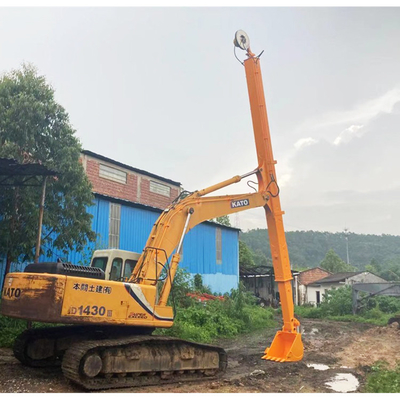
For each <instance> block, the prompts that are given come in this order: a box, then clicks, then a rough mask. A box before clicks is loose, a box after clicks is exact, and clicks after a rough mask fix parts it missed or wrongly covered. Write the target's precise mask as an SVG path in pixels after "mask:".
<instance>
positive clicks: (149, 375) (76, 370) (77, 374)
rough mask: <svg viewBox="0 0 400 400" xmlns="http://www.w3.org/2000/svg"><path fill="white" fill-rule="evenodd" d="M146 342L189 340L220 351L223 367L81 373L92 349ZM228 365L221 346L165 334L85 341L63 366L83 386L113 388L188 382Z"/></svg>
mask: <svg viewBox="0 0 400 400" xmlns="http://www.w3.org/2000/svg"><path fill="white" fill-rule="evenodd" d="M136 343H137V344H139V343H146V345H148V346H151V345H152V344H158V345H159V344H160V343H162V344H165V346H166V347H168V346H170V345H172V344H173V343H181V344H187V345H189V346H191V347H193V348H201V349H205V350H210V351H217V352H218V354H219V369H218V370H216V371H215V373H214V374H213V375H212V376H208V375H206V374H205V373H204V371H201V370H198V371H196V370H192V371H190V372H188V371H185V373H182V371H180V373H178V371H175V372H177V373H171V374H169V375H167V376H163V374H162V372H160V371H158V372H156V371H152V372H142V373H140V374H130V373H126V374H112V376H108V377H105V376H102V375H99V376H96V377H94V378H89V377H87V376H85V375H84V374H82V373H81V362H82V360H83V358H84V356H85V355H86V354H87V353H88V352H92V351H96V350H98V351H101V350H102V349H110V348H116V347H119V348H121V347H124V346H126V345H131V344H136ZM226 367H227V355H226V353H225V351H224V350H223V349H222V348H220V347H214V346H209V345H203V344H199V343H194V342H189V341H185V340H180V339H175V338H168V337H163V336H131V337H126V338H120V339H106V340H91V341H82V342H79V343H75V344H73V345H72V346H71V347H70V348H69V349H68V350H67V351H66V352H65V354H64V358H63V362H62V370H63V373H64V376H65V377H66V378H68V379H70V380H71V381H73V382H75V383H76V384H78V385H80V386H83V387H84V388H86V389H89V390H101V389H112V388H122V387H133V386H147V385H161V384H167V383H173V382H184V381H185V382H187V381H195V380H204V379H212V378H215V377H216V376H219V375H221V374H223V373H224V372H225V370H226Z"/></svg>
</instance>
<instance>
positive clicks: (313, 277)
mask: <svg viewBox="0 0 400 400" xmlns="http://www.w3.org/2000/svg"><path fill="white" fill-rule="evenodd" d="M327 275H332V273H331V272H329V271H326V270H325V269H323V268H321V267H315V268H310V269H306V270H305V271H301V272H300V274H299V283H300V284H301V285H309V284H310V283H313V282H316V281H318V280H320V279H323V278H325V277H326V276H327Z"/></svg>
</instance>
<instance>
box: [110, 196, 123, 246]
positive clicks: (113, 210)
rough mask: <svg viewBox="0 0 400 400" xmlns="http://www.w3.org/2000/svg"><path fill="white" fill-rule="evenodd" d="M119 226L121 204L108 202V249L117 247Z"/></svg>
mask: <svg viewBox="0 0 400 400" xmlns="http://www.w3.org/2000/svg"><path fill="white" fill-rule="evenodd" d="M120 226H121V205H120V204H115V203H110V227H109V231H108V246H109V248H110V249H118V248H119V230H120Z"/></svg>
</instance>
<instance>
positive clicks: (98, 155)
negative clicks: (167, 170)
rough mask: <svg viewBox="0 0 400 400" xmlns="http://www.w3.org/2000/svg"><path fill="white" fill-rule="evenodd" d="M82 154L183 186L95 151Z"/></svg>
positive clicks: (85, 151) (83, 151)
mask: <svg viewBox="0 0 400 400" xmlns="http://www.w3.org/2000/svg"><path fill="white" fill-rule="evenodd" d="M82 154H85V155H87V156H91V157H94V158H97V159H99V160H103V161H106V162H109V163H111V164H114V165H118V166H119V167H121V168H125V169H129V170H130V171H133V172H137V173H138V174H142V175H147V176H149V177H151V178H155V179H158V180H160V181H163V182H166V183H169V184H171V185H175V186H179V187H180V186H182V184H181V183H180V182H177V181H173V180H172V179H168V178H164V177H162V176H160V175H156V174H152V173H151V172H147V171H144V170H143V169H139V168H135V167H132V166H130V165H127V164H123V163H121V162H119V161H115V160H113V159H111V158H108V157H105V156H102V155H101V154H97V153H94V152H93V151H90V150H82Z"/></svg>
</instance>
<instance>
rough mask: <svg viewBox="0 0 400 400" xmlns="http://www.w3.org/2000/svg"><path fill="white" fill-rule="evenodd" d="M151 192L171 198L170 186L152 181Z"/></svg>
mask: <svg viewBox="0 0 400 400" xmlns="http://www.w3.org/2000/svg"><path fill="white" fill-rule="evenodd" d="M150 192H152V193H157V194H162V195H163V196H167V197H170V196H171V188H170V187H169V186H167V185H163V184H162V183H158V182H154V181H150Z"/></svg>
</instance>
